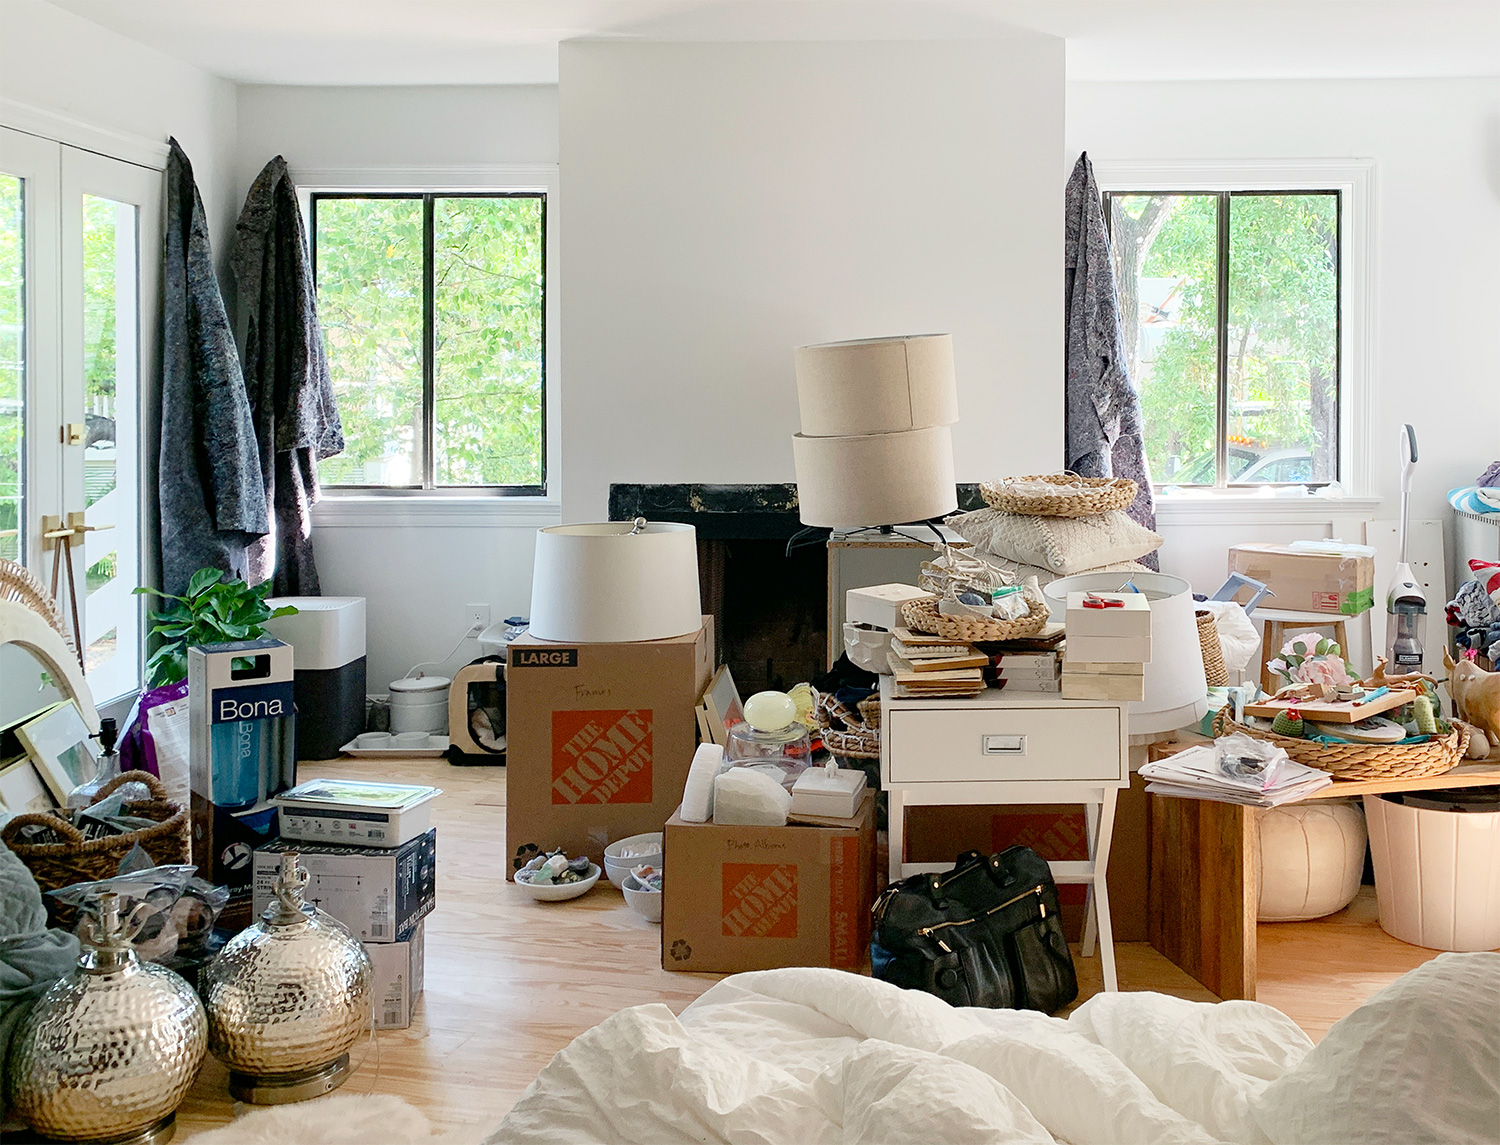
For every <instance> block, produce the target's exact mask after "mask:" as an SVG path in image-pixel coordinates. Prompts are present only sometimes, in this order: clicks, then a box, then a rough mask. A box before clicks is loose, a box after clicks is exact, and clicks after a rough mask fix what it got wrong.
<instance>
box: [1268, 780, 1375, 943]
mask: <svg viewBox="0 0 1500 1145" xmlns="http://www.w3.org/2000/svg"><path fill="white" fill-rule="evenodd" d="M1256 830H1257V831H1258V832H1259V834H1260V909H1259V912H1258V914H1257V917H1258V918H1259V919H1260V921H1261V922H1300V921H1302V920H1304V919H1309V918H1322V917H1323V916H1324V915H1328V914H1333V913H1334V912H1335V911H1340V910H1343V909H1344V908H1345V907H1346V906H1348V905H1349V904H1350V903H1351V902H1353V901H1354V896H1355V895H1356V894H1358V893H1359V880H1360V876H1361V875H1363V873H1364V869H1365V842H1366V838H1367V836H1366V834H1365V817H1364V814H1363V812H1361V811H1360V809H1359V808H1358V807H1356V806H1355V805H1354V804H1352V803H1348V802H1344V801H1341V800H1340V801H1334V800H1318V801H1317V802H1316V803H1296V804H1292V805H1291V806H1289V807H1272V808H1269V809H1267V810H1265V811H1262V812H1261V813H1260V814H1259V815H1258V816H1256Z"/></svg>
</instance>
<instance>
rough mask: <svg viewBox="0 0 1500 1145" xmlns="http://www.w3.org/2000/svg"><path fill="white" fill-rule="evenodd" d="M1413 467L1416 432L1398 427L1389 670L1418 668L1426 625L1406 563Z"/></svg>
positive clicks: (1417, 587)
mask: <svg viewBox="0 0 1500 1145" xmlns="http://www.w3.org/2000/svg"><path fill="white" fill-rule="evenodd" d="M1416 467H1417V431H1416V430H1414V429H1412V427H1411V426H1410V425H1403V426H1402V427H1401V562H1400V563H1399V564H1398V565H1397V566H1396V575H1395V576H1394V577H1392V578H1391V587H1390V590H1389V591H1388V592H1387V593H1386V596H1385V611H1386V617H1387V619H1386V623H1385V658H1386V663H1388V664H1389V665H1390V671H1392V672H1396V673H1402V672H1420V671H1421V670H1422V654H1423V638H1424V636H1425V634H1426V626H1427V597H1426V596H1425V595H1424V594H1423V592H1422V586H1421V585H1419V584H1418V583H1417V578H1416V577H1415V576H1413V575H1412V571H1411V565H1409V564H1407V563H1406V516H1407V502H1408V500H1409V499H1410V496H1411V475H1412V470H1414V469H1416Z"/></svg>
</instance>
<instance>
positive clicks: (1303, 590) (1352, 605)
mask: <svg viewBox="0 0 1500 1145" xmlns="http://www.w3.org/2000/svg"><path fill="white" fill-rule="evenodd" d="M1229 571H1230V572H1232V573H1240V574H1241V575H1243V576H1247V577H1249V578H1250V579H1251V580H1258V581H1260V582H1261V583H1262V584H1264V585H1266V586H1268V587H1269V588H1270V590H1271V591H1272V592H1274V593H1275V594H1276V596H1275V597H1274V598H1273V599H1271V600H1268V601H1266V602H1265V607H1267V608H1278V609H1286V610H1289V611H1291V612H1331V613H1336V614H1338V615H1340V616H1358V615H1359V614H1360V613H1361V612H1368V611H1369V610H1370V609H1371V608H1373V607H1374V605H1375V559H1374V558H1373V557H1367V556H1362V555H1357V554H1349V553H1317V552H1307V551H1304V550H1301V549H1293V548H1288V547H1287V546H1285V545H1259V544H1256V545H1235V546H1234V547H1233V548H1232V549H1230V550H1229Z"/></svg>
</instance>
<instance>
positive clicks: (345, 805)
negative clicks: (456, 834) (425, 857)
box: [271, 779, 443, 847]
mask: <svg viewBox="0 0 1500 1145" xmlns="http://www.w3.org/2000/svg"><path fill="white" fill-rule="evenodd" d="M442 793H443V792H442V789H441V788H438V787H425V786H419V785H415V784H405V783H369V782H364V781H359V782H346V781H343V780H336V779H314V780H311V781H309V782H307V783H302V784H299V785H298V786H296V787H293V788H292V789H291V790H289V791H283V792H282V793H281V794H280V795H277V796H274V797H273V798H272V800H271V802H273V803H274V804H275V805H276V806H277V807H279V808H280V809H281V816H280V820H281V837H282V838H283V839H302V840H306V841H309V842H314V843H340V844H345V845H350V846H357V847H399V846H401V844H403V843H406V842H409V841H410V840H412V839H415V838H416V837H417V836H418V835H425V834H426V833H427V829H428V828H429V827H430V826H431V825H432V801H433V800H434V799H436V798H437V797H438V796H439V795H441V794H442Z"/></svg>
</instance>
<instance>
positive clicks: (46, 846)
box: [0, 771, 192, 891]
mask: <svg viewBox="0 0 1500 1145" xmlns="http://www.w3.org/2000/svg"><path fill="white" fill-rule="evenodd" d="M133 779H134V780H139V781H140V782H141V783H144V784H145V785H146V786H147V788H149V789H150V791H151V798H150V799H146V800H142V801H141V802H139V803H127V804H125V806H124V808H123V810H124V813H125V814H127V815H137V816H139V817H141V818H142V819H155V820H157V823H156V825H155V826H154V827H142V828H141V829H140V830H139V831H127V832H126V833H125V834H123V835H108V836H106V837H105V838H103V839H85V838H84V837H83V834H82V832H80V831H79V830H78V828H77V827H74V826H73V824H71V823H69V822H68V821H67V820H65V819H61V818H59V817H58V816H56V815H53V814H51V813H50V812H32V811H28V812H25V813H23V814H21V815H17V816H16V817H15V818H13V819H11V820H10V821H9V822H8V823H6V824H5V827H4V829H3V830H0V840H3V841H4V843H5V845H6V846H7V847H9V848H10V849H11V850H12V851H14V852H15V855H16V858H18V859H20V860H21V862H23V863H25V864H26V867H27V869H28V870H29V871H31V874H32V877H34V878H35V879H36V881H37V885H38V886H40V887H41V888H42V890H43V891H55V890H60V889H61V888H63V887H68V886H72V885H73V884H74V883H92V882H98V881H99V880H100V879H108V878H113V877H114V876H115V875H118V874H119V873H120V860H121V859H123V858H124V857H125V856H126V855H127V854H128V853H129V852H130V848H132V847H134V846H135V845H136V844H137V843H139V844H140V845H141V848H142V849H143V850H144V851H145V852H146V854H148V855H150V856H151V857H152V858H153V859H154V860H156V862H157V864H158V865H164V864H167V863H186V862H188V861H189V858H188V855H189V850H190V846H191V840H192V836H191V834H190V830H189V826H188V813H187V808H185V807H183V806H182V805H181V804H180V803H173V802H171V801H170V800H169V799H168V798H167V789H166V788H165V787H163V786H162V784H161V780H159V779H157V778H156V776H154V775H152V774H151V773H150V772H146V771H127V772H125V773H124V774H123V775H118V776H116V777H115V778H114V779H111V780H110V781H109V782H108V783H106V784H105V785H104V786H103V787H102V788H100V789H99V794H98V796H97V797H96V798H95V800H94V802H96V803H97V802H98V801H99V800H100V799H103V798H104V797H105V796H106V795H109V794H111V793H112V792H113V791H114V790H115V789H116V788H118V787H119V786H121V785H122V784H124V783H128V782H130V781H131V780H133ZM28 823H37V824H40V825H42V826H44V827H50V828H52V830H54V831H56V832H57V833H58V834H59V835H61V836H62V837H63V838H64V839H66V840H67V842H64V843H23V842H21V841H20V830H21V828H22V827H25V826H26V825H27V824H28Z"/></svg>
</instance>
